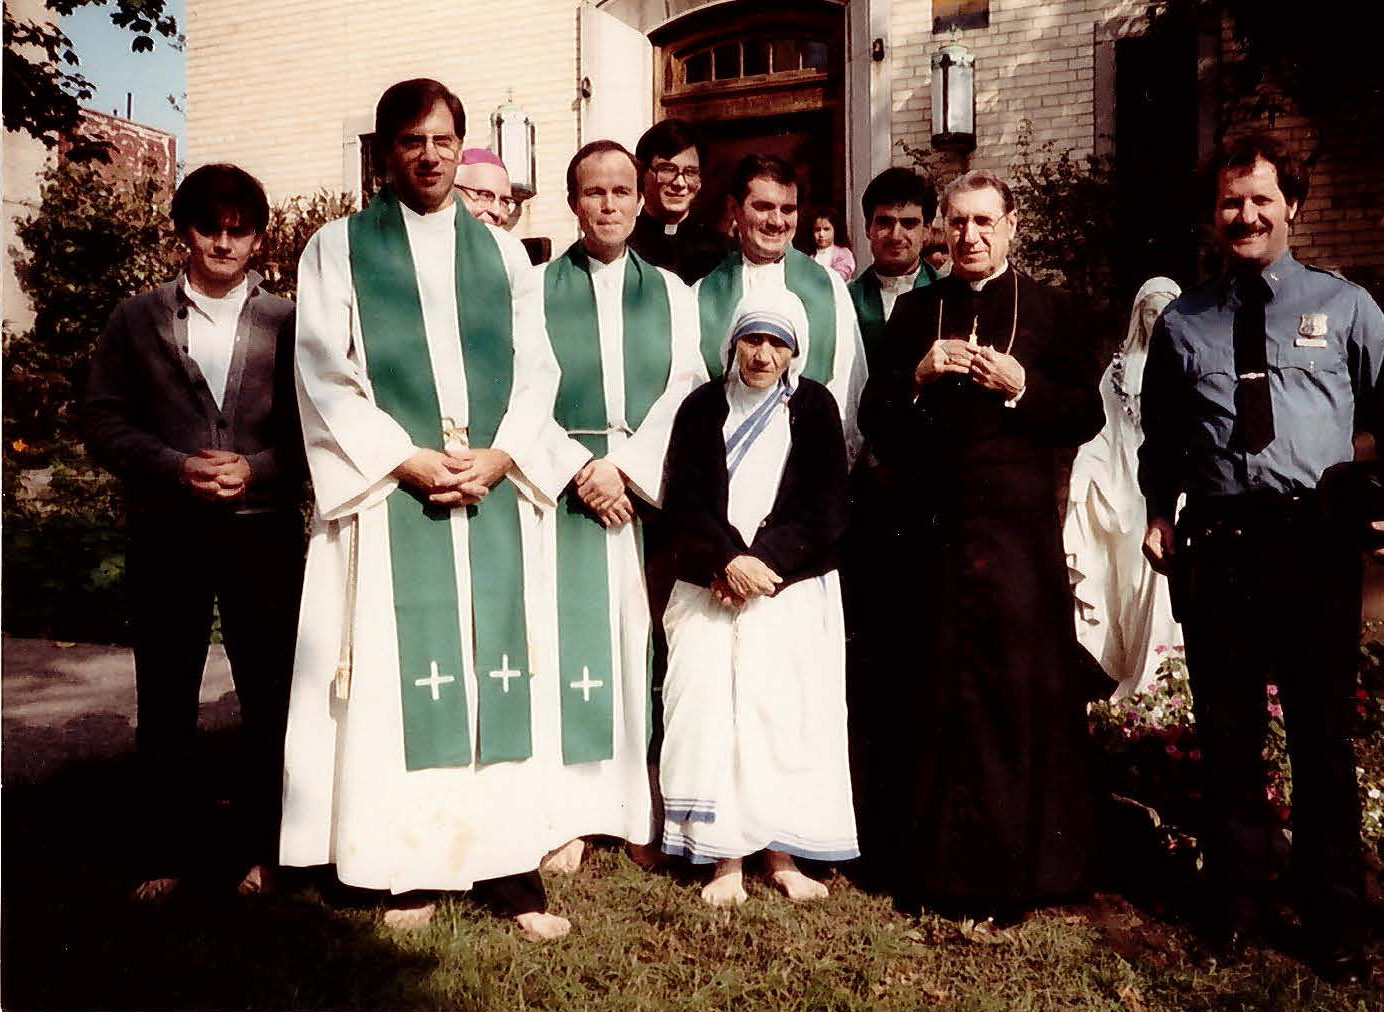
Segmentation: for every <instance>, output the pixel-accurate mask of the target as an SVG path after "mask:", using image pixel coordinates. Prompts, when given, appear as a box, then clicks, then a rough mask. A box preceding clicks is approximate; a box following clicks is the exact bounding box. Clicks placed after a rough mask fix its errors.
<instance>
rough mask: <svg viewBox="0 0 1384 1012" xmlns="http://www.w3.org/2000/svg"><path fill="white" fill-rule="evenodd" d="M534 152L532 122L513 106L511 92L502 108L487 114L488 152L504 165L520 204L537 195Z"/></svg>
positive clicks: (536, 172)
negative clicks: (488, 129)
mask: <svg viewBox="0 0 1384 1012" xmlns="http://www.w3.org/2000/svg"><path fill="white" fill-rule="evenodd" d="M536 149H537V145H536V144H535V139H534V127H533V120H531V119H530V118H529V114H528V113H526V112H524V110H523V109H520V108H519V107H518V106H517V105H515V104H514V94H513V92H511V93H510V96H509V99H508V100H507V101H506V102H505V104H504V105H502V106H500V108H498V109H496V110H495V111H494V112H492V113H491V114H490V150H491V151H493V152H495V154H497V155H499V156H500V160H501V161H502V162H504V163H505V171H507V172H508V173H509V186H510V189H511V190H513V191H514V196H515V199H516V200H518V201H520V203H522V202H523V201H525V200H529V199H530V198H532V197H533V196H534V195H535V194H537V193H538V160H537V156H536V154H535V151H536Z"/></svg>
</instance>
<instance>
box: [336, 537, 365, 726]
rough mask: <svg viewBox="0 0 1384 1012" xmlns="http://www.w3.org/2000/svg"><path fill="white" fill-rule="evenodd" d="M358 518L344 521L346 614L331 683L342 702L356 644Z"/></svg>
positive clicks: (348, 694) (347, 696) (347, 691)
mask: <svg viewBox="0 0 1384 1012" xmlns="http://www.w3.org/2000/svg"><path fill="white" fill-rule="evenodd" d="M359 525H360V516H359V515H358V514H356V513H352V514H351V515H350V517H348V518H347V520H346V528H345V533H346V539H347V542H348V547H347V552H348V553H349V559H350V561H349V562H348V563H347V566H346V614H345V616H344V624H343V625H342V629H341V653H340V654H339V655H338V656H337V660H336V678H335V679H334V681H333V683H332V688H333V692H334V694H335V696H336V698H337V699H340V700H342V701H343V702H344V701H346V700H348V699H350V698H351V666H352V664H353V663H354V661H355V656H354V655H355V642H356V579H357V573H358V571H359V569H360V543H359V538H358V536H357V535H358V528H359Z"/></svg>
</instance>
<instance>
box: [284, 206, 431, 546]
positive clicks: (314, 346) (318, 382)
mask: <svg viewBox="0 0 1384 1012" xmlns="http://www.w3.org/2000/svg"><path fill="white" fill-rule="evenodd" d="M356 324H357V321H356V315H355V297H354V291H353V289H352V286H351V268H350V257H349V254H348V250H347V237H346V221H345V219H342V220H340V221H334V222H330V223H328V224H327V225H324V226H323V227H322V228H321V229H320V230H318V232H317V234H316V235H314V236H313V237H312V239H310V240H309V241H308V245H307V248H306V249H304V251H303V256H302V259H301V260H300V261H299V264H298V312H297V337H296V341H295V346H294V373H295V375H296V384H297V390H298V409H299V413H300V415H301V418H302V425H303V440H304V444H305V446H306V448H307V459H308V469H309V471H310V472H311V474H312V485H313V490H314V493H315V495H316V498H317V510H318V512H319V513H320V514H321V515H322V517H323V519H325V520H335V519H338V518H340V517H346V516H350V515H351V514H353V513H356V512H358V511H360V510H362V509H364V508H366V507H368V506H373V505H374V504H376V503H378V502H381V501H383V499H384V498H385V497H386V496H387V495H389V493H390V492H392V491H394V489H395V488H396V487H397V485H398V482H397V481H396V480H395V479H394V478H393V477H391V474H392V472H393V471H394V469H395V468H396V467H398V466H399V465H400V464H401V463H403V462H404V461H405V460H407V459H408V458H409V457H410V456H411V455H412V454H413V453H414V451H415V450H416V449H417V448H416V447H415V446H414V445H413V442H412V440H410V439H409V437H408V433H406V432H405V431H404V429H403V427H402V426H401V425H399V423H398V422H396V421H395V420H394V419H393V418H392V417H390V416H389V415H388V414H387V413H386V412H384V411H382V410H381V409H380V408H378V407H377V406H376V405H375V401H374V395H373V393H372V391H371V389H370V380H369V378H368V376H367V373H366V367H365V359H364V349H363V347H362V345H361V342H360V340H359V339H358V333H357V329H356Z"/></svg>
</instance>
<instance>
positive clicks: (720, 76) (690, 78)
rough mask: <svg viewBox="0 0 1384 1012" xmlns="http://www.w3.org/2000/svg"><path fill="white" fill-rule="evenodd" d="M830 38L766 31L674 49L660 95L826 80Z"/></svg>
mask: <svg viewBox="0 0 1384 1012" xmlns="http://www.w3.org/2000/svg"><path fill="white" fill-rule="evenodd" d="M830 65H831V47H830V45H829V43H828V42H826V41H823V40H821V39H816V38H810V37H796V38H795V37H785V36H780V35H766V36H756V37H742V38H733V39H723V40H715V41H712V42H703V43H699V44H697V45H695V46H692V47H689V48H687V49H684V50H682V51H680V52H674V53H673V54H672V59H671V60H669V61H668V63H667V64H666V67H667V79H666V80H665V82H664V94H667V95H676V94H679V93H682V92H687V91H693V90H697V89H701V88H715V87H717V86H721V87H725V86H727V85H734V84H746V85H753V84H765V83H770V82H780V81H782V82H785V83H786V82H798V81H810V80H813V79H819V80H826V78H827V76H828V72H829V69H830Z"/></svg>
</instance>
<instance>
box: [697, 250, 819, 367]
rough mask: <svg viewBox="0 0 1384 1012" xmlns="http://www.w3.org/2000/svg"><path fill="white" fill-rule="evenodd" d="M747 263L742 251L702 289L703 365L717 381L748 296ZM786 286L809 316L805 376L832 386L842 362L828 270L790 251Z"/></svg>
mask: <svg viewBox="0 0 1384 1012" xmlns="http://www.w3.org/2000/svg"><path fill="white" fill-rule="evenodd" d="M743 270H744V260H743V258H742V254H741V253H740V252H739V251H736V252H734V253H732V254H730V256H728V257H726V258H725V259H724V260H722V261H721V262H720V264H718V265H717V267H716V269H715V270H713V271H712V272H711V273H710V274H708V275H707V276H706V277H704V278H702V280H701V283H700V285H699V287H698V289H697V309H698V312H699V313H700V315H701V322H702V359H703V360H704V361H705V362H706V371H707V373H708V374H709V375H710V376H711V378H712V379H715V378H716V377H718V376H720V375H721V374H722V373H724V372H725V371H726V363H724V362H722V361H721V345H722V344H724V343H725V340H726V334H727V333H729V332H730V325H731V318H730V316H731V313H733V312H735V307H736V305H737V304H738V303H739V302H740V296H741V295H742V294H744V290H745V283H744V278H743V276H742V271H743ZM783 281H784V284H785V285H786V286H787V287H788V290H789V291H790V292H792V293H793V294H794V295H796V296H797V297H798V298H799V299H801V300H802V304H803V308H804V309H806V310H807V334H808V346H807V363H806V364H805V365H804V366H803V375H804V376H806V377H807V378H808V379H811V380H816V381H817V382H818V383H822V384H826V383H829V382H830V381H831V374H832V369H833V364H834V363H835V361H836V293H835V292H834V291H833V290H832V287H831V277H830V276H829V275H828V274H827V269H826V268H825V267H823V266H822V265H821V264H819V263H818V262H817V261H816V260H813V259H812V258H811V257H810V256H808V255H807V254H806V253H803V252H801V251H799V250H796V249H794V248H793V247H791V246H790V247H789V248H788V253H787V254H786V255H785V257H784V262H783Z"/></svg>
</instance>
